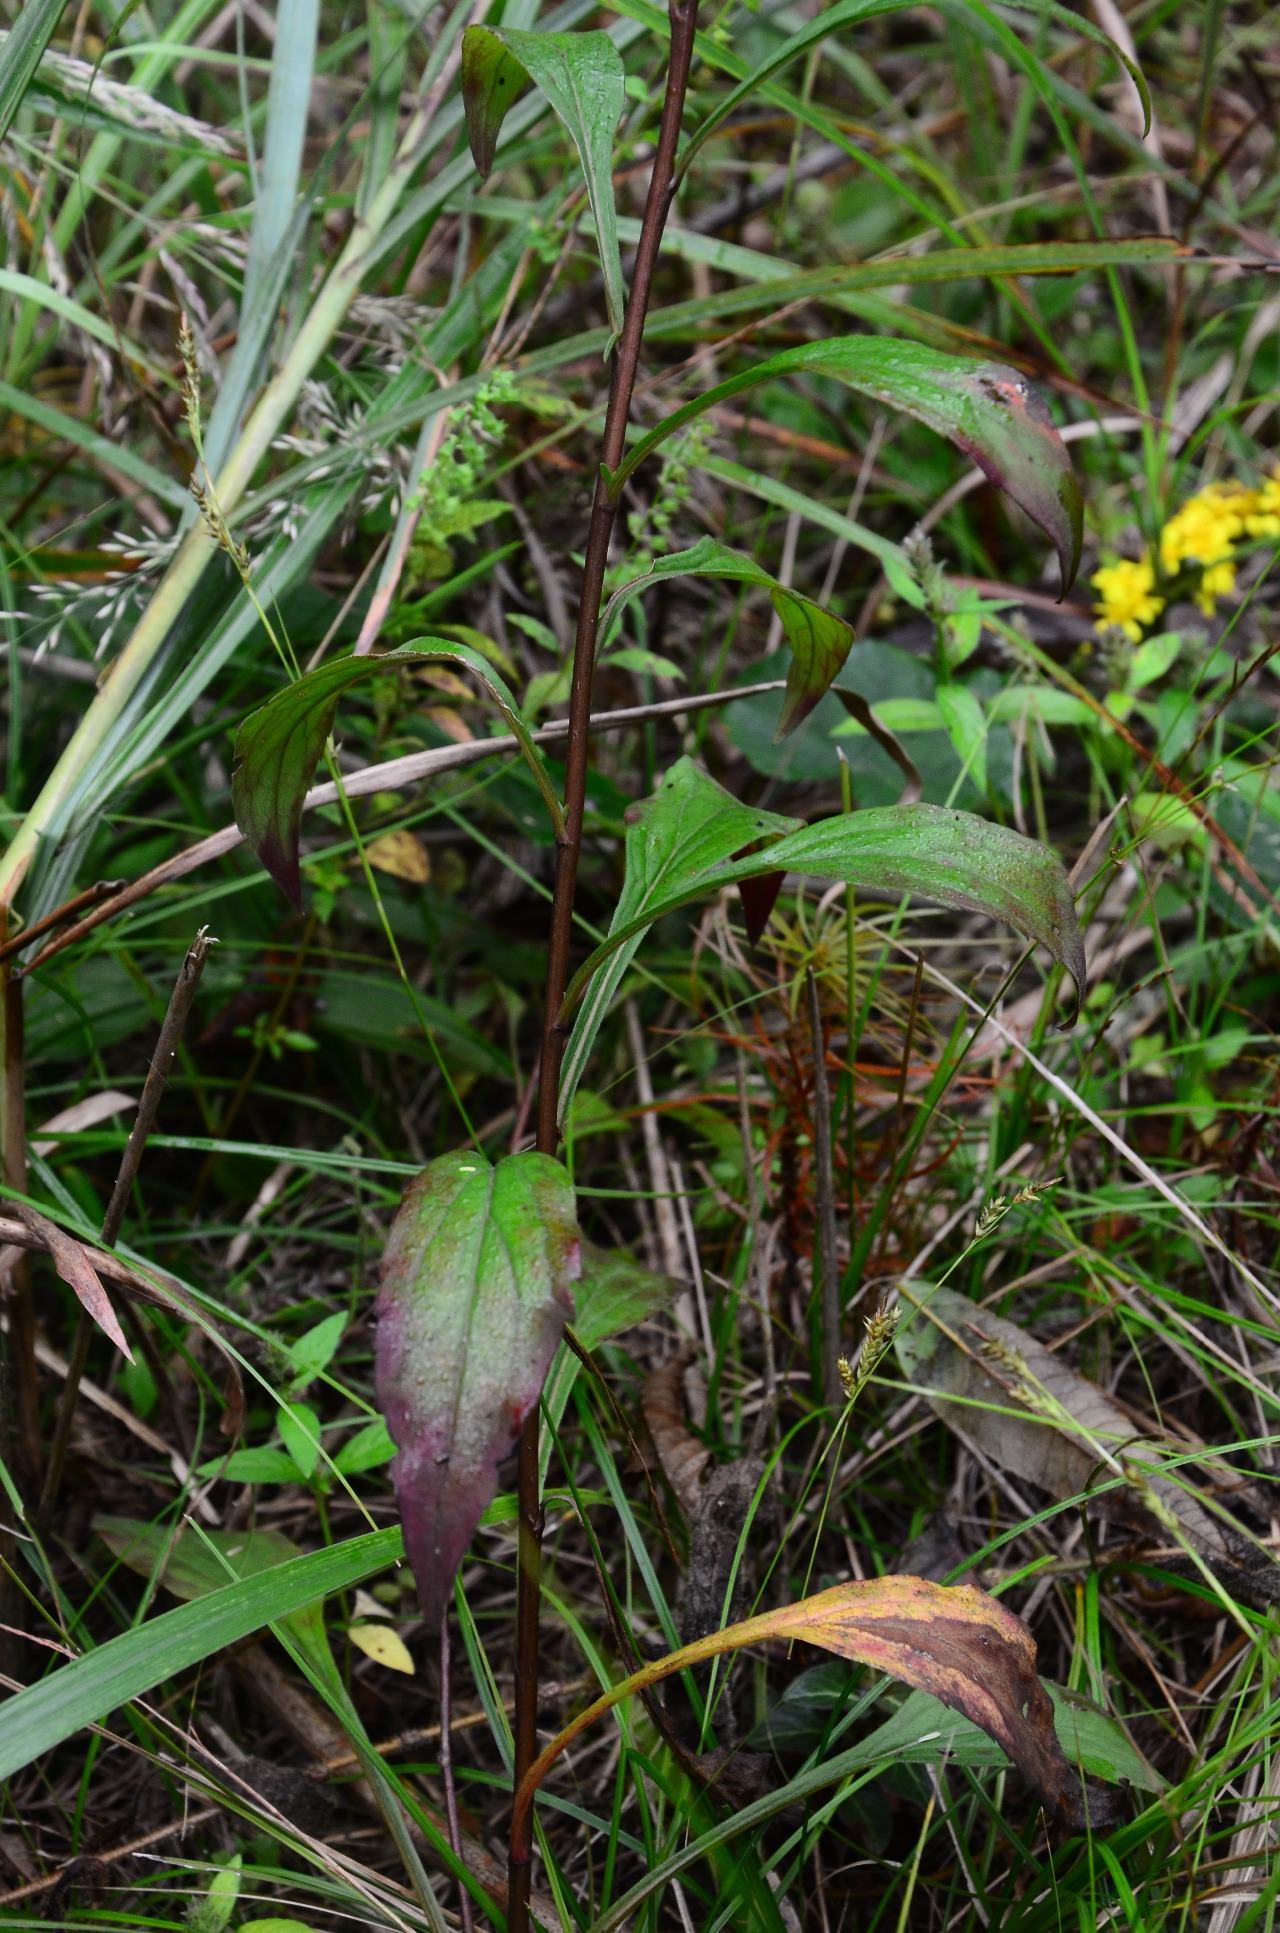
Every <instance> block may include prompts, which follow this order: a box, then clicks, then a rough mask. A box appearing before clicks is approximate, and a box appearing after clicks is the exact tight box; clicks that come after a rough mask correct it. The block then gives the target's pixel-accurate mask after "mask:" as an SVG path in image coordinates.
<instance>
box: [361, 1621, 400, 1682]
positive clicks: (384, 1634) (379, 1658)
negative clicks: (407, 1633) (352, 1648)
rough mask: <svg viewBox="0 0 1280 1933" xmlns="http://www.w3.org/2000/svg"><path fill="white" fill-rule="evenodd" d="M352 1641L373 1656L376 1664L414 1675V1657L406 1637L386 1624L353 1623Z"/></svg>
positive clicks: (366, 1654) (389, 1669)
mask: <svg viewBox="0 0 1280 1933" xmlns="http://www.w3.org/2000/svg"><path fill="white" fill-rule="evenodd" d="M350 1634H351V1642H352V1644H354V1645H356V1646H358V1648H359V1649H360V1650H361V1651H363V1652H364V1655H365V1657H366V1658H372V1659H373V1662H374V1663H375V1664H376V1665H385V1666H386V1668H387V1670H388V1671H403V1672H404V1673H406V1675H407V1676H408V1677H410V1678H412V1677H413V1675H414V1664H413V1659H412V1658H411V1657H410V1655H409V1647H408V1645H407V1644H406V1643H405V1641H404V1639H403V1638H402V1637H400V1636H399V1635H398V1634H397V1633H396V1632H395V1631H392V1630H390V1629H389V1628H388V1626H387V1625H385V1624H353V1625H351V1627H350Z"/></svg>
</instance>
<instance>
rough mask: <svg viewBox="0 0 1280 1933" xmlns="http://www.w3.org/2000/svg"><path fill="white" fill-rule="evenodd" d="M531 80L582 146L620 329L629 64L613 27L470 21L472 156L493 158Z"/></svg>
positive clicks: (612, 316)
mask: <svg viewBox="0 0 1280 1933" xmlns="http://www.w3.org/2000/svg"><path fill="white" fill-rule="evenodd" d="M526 76H527V77H528V79H529V80H531V81H532V82H534V84H535V85H536V86H537V87H539V88H540V89H541V91H542V92H543V93H544V94H545V95H546V97H547V99H548V101H550V103H551V105H552V107H553V108H554V109H555V112H556V114H557V115H558V116H559V118H560V120H561V121H562V122H563V123H564V125H565V127H566V128H567V129H568V131H569V134H570V136H571V137H572V140H573V145H574V147H575V148H576V149H577V151H578V159H579V161H580V162H581V164H582V173H583V177H584V179H585V181H586V185H587V199H588V201H589V202H590V204H591V214H592V218H593V220H594V222H595V227H596V245H597V247H598V248H599V251H600V267H601V269H602V271H603V273H604V297H605V307H606V308H607V310H608V312H609V326H610V328H611V329H612V330H613V333H614V335H615V336H617V335H618V334H620V332H621V329H622V317H623V310H624V307H625V304H626V295H625V291H624V289H623V285H622V253H621V249H620V248H619V245H618V214H617V209H616V207H615V205H614V199H613V137H614V135H615V133H616V132H617V127H618V122H619V120H620V118H621V116H622V109H623V105H624V102H625V100H626V70H625V69H624V67H623V65H622V56H621V55H620V54H619V52H618V50H617V48H616V47H615V46H614V44H613V42H612V40H611V39H610V38H609V36H608V34H606V33H603V32H601V31H599V30H594V31H591V32H588V33H546V32H540V33H539V32H530V31H529V30H528V29H527V28H523V27H468V28H467V30H466V32H465V33H464V34H463V36H462V100H463V108H464V111H465V113H466V117H467V139H468V141H469V142H470V145H471V154H472V159H473V160H474V161H475V164H476V167H477V168H478V169H479V171H480V174H481V175H482V176H485V177H487V176H488V173H489V170H490V169H491V168H492V166H493V159H494V154H495V152H496V149H497V145H498V134H499V131H500V129H501V127H502V122H503V117H504V116H505V114H506V112H507V110H508V108H509V107H510V106H511V104H512V102H513V101H514V100H515V99H516V98H517V96H518V95H519V94H521V93H522V92H523V91H524V90H523V88H522V86H521V82H522V81H523V80H524V79H525V77H526Z"/></svg>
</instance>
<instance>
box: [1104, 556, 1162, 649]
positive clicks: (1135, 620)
mask: <svg viewBox="0 0 1280 1933" xmlns="http://www.w3.org/2000/svg"><path fill="white" fill-rule="evenodd" d="M1090 582H1091V583H1092V584H1094V585H1095V586H1096V587H1097V591H1098V602H1097V603H1096V604H1095V605H1094V610H1095V611H1096V612H1097V614H1098V616H1097V623H1096V625H1095V627H1094V628H1095V629H1096V630H1099V631H1105V630H1106V628H1107V626H1108V625H1110V624H1118V625H1119V626H1120V629H1121V630H1122V631H1123V632H1124V634H1125V636H1126V637H1127V638H1129V639H1130V640H1131V641H1132V642H1133V643H1134V644H1137V643H1139V642H1140V640H1141V637H1142V627H1143V625H1144V624H1154V623H1155V621H1156V619H1157V618H1158V617H1159V615H1160V613H1161V611H1163V609H1164V599H1163V598H1162V597H1157V596H1156V595H1155V588H1156V573H1155V566H1154V565H1153V564H1152V562H1151V559H1150V558H1149V557H1144V558H1143V559H1142V560H1141V562H1139V563H1137V564H1131V563H1130V562H1129V560H1128V558H1127V557H1122V558H1121V559H1120V562H1119V563H1118V564H1104V565H1103V566H1102V569H1101V570H1096V571H1095V572H1094V573H1093V576H1092V578H1091V579H1090Z"/></svg>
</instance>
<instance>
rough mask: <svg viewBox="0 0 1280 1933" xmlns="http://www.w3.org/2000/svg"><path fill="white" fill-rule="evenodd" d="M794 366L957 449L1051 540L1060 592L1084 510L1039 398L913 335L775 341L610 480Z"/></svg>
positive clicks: (642, 445) (633, 454)
mask: <svg viewBox="0 0 1280 1933" xmlns="http://www.w3.org/2000/svg"><path fill="white" fill-rule="evenodd" d="M802 374H808V375H811V376H826V377H829V378H831V379H832V380H833V381H835V382H839V383H844V384H845V385H846V386H847V387H848V388H850V389H856V390H857V391H858V392H859V394H861V395H863V396H869V397H871V398H872V399H873V401H875V402H876V403H878V404H880V405H881V406H882V407H883V408H885V409H895V410H902V411H903V412H904V413H905V414H906V415H908V416H914V417H915V418H916V420H917V422H920V423H925V424H927V425H928V427H929V428H930V429H931V430H935V431H936V432H937V434H938V435H939V436H945V437H947V438H948V439H949V441H950V442H952V443H954V444H955V445H956V447H957V449H960V450H963V451H964V453H965V455H966V456H968V457H971V458H972V460H973V461H974V463H976V464H977V465H978V467H979V469H981V470H982V471H983V472H984V473H985V474H986V475H987V476H988V477H990V479H991V481H992V483H994V484H996V485H997V486H998V487H999V488H1000V489H1002V490H1005V491H1007V492H1008V494H1009V495H1010V496H1011V497H1012V498H1013V500H1014V502H1015V503H1017V504H1020V505H1021V507H1022V509H1023V510H1025V511H1026V513H1027V515H1028V516H1029V517H1031V518H1032V519H1033V521H1034V522H1036V523H1038V524H1039V526H1040V528H1041V529H1042V530H1043V531H1044V532H1045V535H1046V536H1047V537H1048V538H1049V539H1050V540H1051V542H1052V543H1053V546H1054V548H1055V550H1056V551H1057V553H1058V562H1059V564H1060V565H1061V567H1062V588H1063V594H1064V595H1065V594H1066V592H1067V591H1068V590H1069V589H1070V587H1071V584H1072V582H1073V580H1074V578H1075V574H1076V571H1077V569H1078V567H1079V563H1080V545H1081V540H1082V533H1083V518H1084V511H1083V504H1082V501H1081V497H1080V486H1079V485H1078V484H1077V482H1076V479H1075V475H1074V473H1073V471H1072V468H1071V458H1070V456H1069V455H1068V453H1067V449H1066V446H1065V444H1064V443H1063V441H1062V438H1061V437H1060V436H1059V435H1058V432H1057V430H1056V429H1055V428H1054V426H1053V419H1052V417H1051V416H1050V414H1049V408H1048V405H1047V404H1046V402H1045V401H1044V399H1043V397H1042V396H1041V395H1040V394H1039V392H1038V391H1037V390H1036V389H1035V388H1034V387H1033V386H1032V384H1030V383H1029V382H1028V381H1027V380H1026V378H1025V377H1024V376H1021V375H1019V373H1018V371H1017V370H1016V369H1010V368H1008V367H1007V366H1006V365H1005V364H1004V363H998V362H974V361H970V360H969V359H968V358H967V357H963V356H953V355H949V354H947V353H945V352H944V351H942V350H938V349H931V348H928V347H926V346H925V345H924V344H922V343H918V342H900V341H898V340H896V339H895V338H893V337H889V336H871V335H848V336H834V337H831V338H830V339H828V340H826V341H822V342H802V343H799V344H797V346H796V347H795V348H794V349H784V350H783V351H782V352H781V353H780V354H779V355H776V356H770V357H769V358H768V360H767V361H766V362H762V363H758V364H757V365H756V367H755V368H754V369H748V370H744V371H743V372H742V373H741V374H739V375H737V376H731V377H730V378H729V379H728V381H726V382H723V383H719V384H717V386H716V387H715V388H714V389H709V390H707V391H706V392H705V394H704V395H702V396H699V397H696V398H695V399H694V400H693V401H692V402H690V403H686V404H685V405H684V407H683V408H681V409H678V410H673V411H672V412H671V414H670V415H669V416H667V417H666V418H665V419H664V420H663V421H662V422H661V423H660V424H658V426H657V427H656V428H655V429H652V430H650V431H649V433H648V434H647V435H646V436H643V437H641V438H640V440H639V441H638V442H637V443H636V444H635V445H634V446H633V448H632V449H631V451H630V452H629V454H628V456H627V459H626V462H625V463H623V464H622V465H621V467H620V468H619V470H618V471H617V472H616V473H615V475H614V478H613V483H612V485H611V488H613V489H614V490H615V491H616V490H617V489H620V488H621V486H622V484H623V483H625V481H626V479H627V478H628V477H629V476H630V475H631V473H632V472H633V471H634V470H635V469H636V467H637V466H638V465H639V464H641V463H643V462H644V460H645V458H646V457H647V456H649V455H650V454H651V453H652V452H653V451H654V450H655V449H657V447H658V446H659V444H660V443H662V442H664V441H665V440H666V438H667V437H669V436H673V435H675V434H676V433H677V432H678V431H679V430H681V429H682V428H683V427H684V425H685V424H686V423H689V422H691V421H692V420H693V419H694V418H695V417H697V416H700V415H702V414H703V413H704V412H705V411H706V410H708V409H711V408H713V407H715V405H716V404H718V403H722V402H725V401H727V400H728V398H729V397H730V396H736V395H738V394H739V393H740V391H742V390H744V389H750V388H753V387H754V386H755V385H757V384H759V383H764V382H772V381H774V380H776V379H777V378H779V377H790V376H797V375H802Z"/></svg>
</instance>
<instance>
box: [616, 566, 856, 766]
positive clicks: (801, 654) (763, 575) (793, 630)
mask: <svg viewBox="0 0 1280 1933" xmlns="http://www.w3.org/2000/svg"><path fill="white" fill-rule="evenodd" d="M671 577H728V578H735V579H737V580H738V581H739V582H740V583H745V584H759V585H761V586H762V587H763V588H764V589H765V590H767V591H768V593H769V599H770V602H771V603H772V605H773V608H774V610H775V611H776V612H777V614H778V617H779V619H780V620H781V623H782V635H783V637H784V638H785V639H786V641H787V645H788V647H789V649H790V652H791V665H790V668H789V670H788V672H787V691H786V697H785V699H784V701H783V706H782V716H781V718H780V719H779V721H778V730H777V734H776V736H777V737H778V738H785V737H786V736H787V734H788V733H789V732H793V731H794V730H795V728H796V726H797V725H800V724H802V723H803V722H804V720H805V719H806V718H807V717H808V716H809V713H810V712H811V711H812V710H813V708H814V706H815V705H816V704H817V703H818V700H819V699H820V698H821V697H822V695H823V693H824V692H825V691H826V690H827V688H828V686H829V685H830V684H831V682H832V680H833V679H834V678H835V677H837V676H838V674H839V672H840V670H841V668H842V667H843V665H844V661H845V659H846V658H847V657H848V655H849V648H850V646H851V645H852V643H853V626H852V625H851V624H846V623H845V621H844V619H843V618H839V617H837V616H836V615H835V613H834V611H824V610H823V608H822V606H821V605H820V604H815V603H814V602H813V600H812V598H808V597H802V596H801V595H800V593H799V592H798V591H793V590H790V589H789V588H788V587H787V586H786V585H784V584H780V583H779V582H778V580H777V578H776V577H770V575H769V573H768V571H766V570H762V569H761V568H760V566H759V564H757V563H756V562H755V561H754V560H753V559H752V558H750V557H747V556H745V555H744V554H743V552H742V551H740V550H730V549H729V547H728V545H727V544H720V543H717V542H716V540H715V538H714V537H701V538H699V540H698V542H697V543H696V544H694V545H692V547H691V548H690V549H689V550H680V551H676V552H674V553H673V554H672V555H671V556H670V557H659V558H656V559H655V560H654V562H653V563H652V564H651V565H650V567H649V569H648V570H647V571H645V572H643V573H642V574H641V575H640V576H639V577H633V578H632V579H631V581H630V583H628V584H623V585H622V586H621V587H620V589H618V590H616V591H615V592H614V594H613V596H612V597H611V598H610V599H609V602H608V604H607V606H606V607H605V613H604V618H603V620H602V622H601V627H600V635H601V637H602V638H603V639H605V641H606V644H607V641H608V638H609V633H610V629H611V627H612V625H613V624H614V623H615V622H616V620H617V619H618V617H619V616H620V615H621V613H622V611H623V609H624V607H625V606H626V605H627V604H629V603H630V601H631V599H632V598H633V597H638V596H639V595H640V593H641V592H642V591H645V590H647V589H648V587H649V585H650V584H654V583H657V582H659V581H662V580H665V579H667V578H671Z"/></svg>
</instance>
